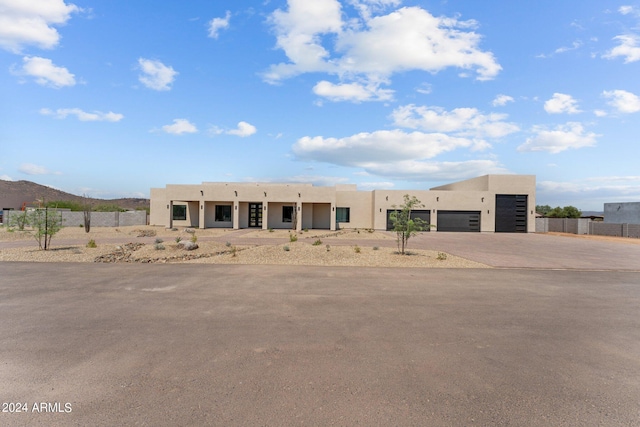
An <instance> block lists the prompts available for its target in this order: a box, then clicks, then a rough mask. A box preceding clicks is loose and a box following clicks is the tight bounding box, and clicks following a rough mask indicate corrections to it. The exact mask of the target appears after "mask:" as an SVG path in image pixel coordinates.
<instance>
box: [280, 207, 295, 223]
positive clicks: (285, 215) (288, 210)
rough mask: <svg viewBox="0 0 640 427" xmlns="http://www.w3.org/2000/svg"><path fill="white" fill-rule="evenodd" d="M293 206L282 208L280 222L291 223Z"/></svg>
mask: <svg viewBox="0 0 640 427" xmlns="http://www.w3.org/2000/svg"><path fill="white" fill-rule="evenodd" d="M294 209H295V206H283V207H282V222H293V211H294Z"/></svg>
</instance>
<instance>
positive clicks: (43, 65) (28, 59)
mask: <svg viewBox="0 0 640 427" xmlns="http://www.w3.org/2000/svg"><path fill="white" fill-rule="evenodd" d="M22 62H23V65H22V70H21V71H19V72H17V73H16V74H19V75H25V76H30V77H33V78H35V81H36V83H38V84H39V85H42V86H47V87H53V88H56V89H59V88H61V87H65V86H74V85H75V84H76V79H75V76H74V75H73V74H71V73H70V72H69V70H67V69H66V68H64V67H58V66H56V65H54V64H53V61H51V60H50V59H47V58H41V57H39V56H25V57H24V58H22Z"/></svg>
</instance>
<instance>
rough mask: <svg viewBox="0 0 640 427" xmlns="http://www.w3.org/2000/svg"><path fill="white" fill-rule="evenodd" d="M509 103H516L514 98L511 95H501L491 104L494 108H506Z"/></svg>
mask: <svg viewBox="0 0 640 427" xmlns="http://www.w3.org/2000/svg"><path fill="white" fill-rule="evenodd" d="M509 102H515V100H514V99H513V97H511V96H509V95H503V94H500V95H498V96H496V98H495V99H494V100H493V101H492V102H491V105H493V106H494V107H504V106H505V105H507V104H508V103H509Z"/></svg>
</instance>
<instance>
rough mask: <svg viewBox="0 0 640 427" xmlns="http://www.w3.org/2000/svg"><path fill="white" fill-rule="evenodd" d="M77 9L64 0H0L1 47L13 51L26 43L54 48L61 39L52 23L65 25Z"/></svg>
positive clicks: (17, 50)
mask: <svg viewBox="0 0 640 427" xmlns="http://www.w3.org/2000/svg"><path fill="white" fill-rule="evenodd" d="M80 10H81V9H80V8H79V7H78V6H76V5H74V4H71V3H68V4H67V3H65V2H64V0H47V1H26V0H0V47H1V48H3V49H5V50H8V51H10V52H14V53H20V52H21V51H22V49H23V48H24V47H25V46H36V47H38V48H41V49H51V48H54V47H56V46H57V45H58V43H59V41H60V34H59V33H58V30H57V29H56V28H55V26H60V25H64V24H65V23H66V22H67V21H68V20H69V19H70V18H71V14H73V13H75V12H79V11H80Z"/></svg>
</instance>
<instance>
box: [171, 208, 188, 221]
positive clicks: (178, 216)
mask: <svg viewBox="0 0 640 427" xmlns="http://www.w3.org/2000/svg"><path fill="white" fill-rule="evenodd" d="M173 219H174V220H186V219H187V205H173Z"/></svg>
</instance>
